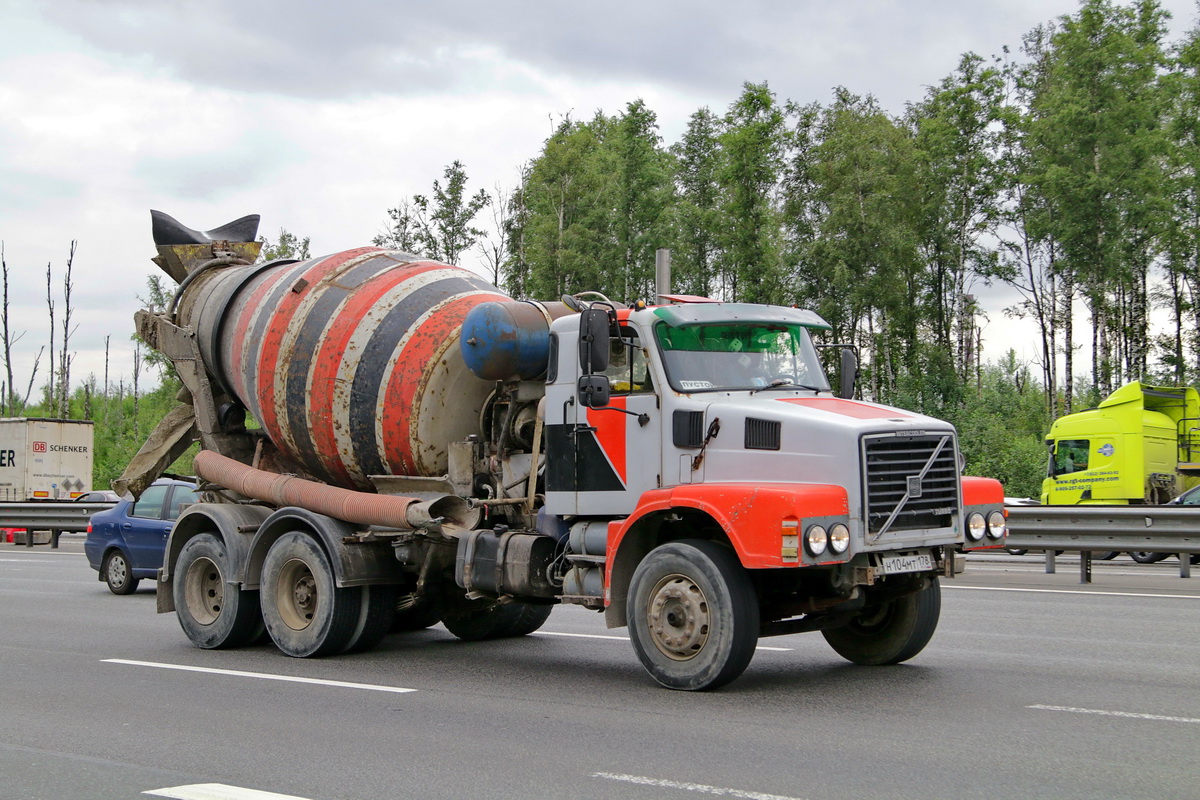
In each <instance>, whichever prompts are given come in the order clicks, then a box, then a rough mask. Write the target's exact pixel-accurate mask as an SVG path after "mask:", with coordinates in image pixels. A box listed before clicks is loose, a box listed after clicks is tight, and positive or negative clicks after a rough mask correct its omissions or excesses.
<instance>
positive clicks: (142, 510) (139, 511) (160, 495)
mask: <svg viewBox="0 0 1200 800" xmlns="http://www.w3.org/2000/svg"><path fill="white" fill-rule="evenodd" d="M170 489H171V487H170V486H151V487H150V488H149V489H147V490H146V491H144V492H142V496H141V497H139V498H138V501H137V502H136V503H134V504H133V505H132V506H130V507H129V516H131V517H143V518H145V519H162V512H163V504H164V503H165V502H166V500H167V492H168V491H170Z"/></svg>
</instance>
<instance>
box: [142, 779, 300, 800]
mask: <svg viewBox="0 0 1200 800" xmlns="http://www.w3.org/2000/svg"><path fill="white" fill-rule="evenodd" d="M142 794H150V795H154V796H155V797H172V798H175V800H306V798H303V797H298V796H296V795H294V794H276V793H275V792H263V791H260V790H258V789H243V788H242V787H240V786H226V785H225V784H223V783H193V784H190V785H188V786H168V787H166V788H165V789H151V790H150V791H148V792H142Z"/></svg>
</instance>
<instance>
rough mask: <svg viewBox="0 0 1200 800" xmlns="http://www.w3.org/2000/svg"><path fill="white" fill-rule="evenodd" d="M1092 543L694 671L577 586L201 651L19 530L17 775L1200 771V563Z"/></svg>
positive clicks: (768, 794) (1189, 774) (810, 780)
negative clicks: (934, 609) (281, 646)
mask: <svg viewBox="0 0 1200 800" xmlns="http://www.w3.org/2000/svg"><path fill="white" fill-rule="evenodd" d="M1077 563H1078V562H1077V561H1076V560H1073V559H1071V558H1070V557H1063V558H1062V559H1060V565H1059V572H1058V573H1057V574H1055V575H1046V574H1044V571H1043V567H1042V562H1041V560H1040V559H1039V558H1038V557H1035V556H1025V557H1021V558H1017V557H1007V556H999V557H988V558H984V559H977V558H974V557H973V558H972V562H971V564H970V567H969V569H968V572H967V573H966V574H965V575H963V576H961V577H959V578H957V579H955V581H953V582H950V581H944V582H943V587H944V591H943V614H942V621H941V625H940V627H939V630H938V632H937V634H936V636H935V637H934V639H933V641H932V643H931V644H930V645H929V646H928V647H927V648H926V649H925V651H924V652H923V653H921V654H920V655H919V656H917V657H916V658H915V659H913V660H912V661H910V662H909V663H907V664H904V665H900V666H896V667H884V668H864V667H855V666H852V665H850V664H847V663H845V662H843V661H842V660H841V659H840V658H839V657H838V656H836V655H835V654H834V653H833V651H832V650H831V649H829V647H828V646H827V645H826V644H825V642H824V639H822V638H821V636H820V635H819V634H805V635H800V636H788V637H779V638H773V639H764V640H763V641H762V643H761V644H762V649H760V651H759V652H758V653H757V654H756V656H755V659H754V661H753V662H752V663H751V665H750V668H749V669H748V670H747V671H746V673H745V675H743V676H742V677H741V678H740V679H739V680H738V681H736V682H735V683H733V684H732V685H730V686H728V687H726V688H725V689H722V690H720V691H717V692H712V693H705V694H689V693H681V692H671V691H667V690H665V689H660V688H658V687H657V686H656V685H654V684H653V683H652V681H651V680H650V679H649V678H648V677H647V676H646V675H645V674H644V672H643V671H642V668H641V666H640V665H639V664H638V662H637V659H636V657H635V656H634V654H633V651H632V648H631V647H630V645H629V643H628V642H627V641H626V640H625V631H624V630H623V629H618V630H613V631H609V630H606V629H605V628H604V625H603V620H602V618H601V617H600V616H599V615H597V614H594V613H592V612H587V611H585V610H583V609H579V608H562V609H558V610H556V611H555V613H554V614H553V615H552V616H551V617H550V620H549V622H548V623H547V624H546V626H545V628H544V629H543V631H542V632H540V633H539V634H536V635H533V636H529V637H525V638H523V639H519V640H507V641H499V642H484V643H463V642H459V641H457V640H455V639H454V638H453V637H452V636H450V635H449V634H448V633H446V632H445V631H444V630H443V629H441V628H440V627H435V628H432V629H430V630H428V631H423V632H420V633H415V634H403V635H394V636H391V637H389V638H388V639H387V640H385V642H384V644H383V645H382V646H381V647H380V648H379V649H377V650H375V651H373V652H371V653H367V654H362V655H356V656H349V657H338V658H330V659H320V660H296V659H290V658H287V657H284V656H282V655H280V654H279V653H278V652H276V651H275V650H274V649H273V648H272V647H270V646H261V647H254V648H249V649H244V650H237V651H223V652H210V651H203V650H198V649H196V648H194V647H192V646H191V645H190V644H189V643H188V642H187V640H186V639H185V638H184V636H183V633H182V632H181V631H180V630H179V627H178V624H177V623H176V621H175V618H174V615H157V614H155V613H154V605H155V604H154V590H153V587H152V584H150V583H148V582H143V588H142V589H140V590H139V591H138V592H137V593H136V594H135V595H132V596H129V597H117V596H114V595H112V594H110V593H109V592H108V590H107V589H106V588H105V586H104V584H102V583H100V582H99V581H97V580H96V575H95V573H94V572H93V571H92V570H91V569H90V568H89V567H88V566H87V562H86V561H85V559H84V558H83V556H82V537H81V536H64V537H63V545H62V547H61V548H60V549H59V550H57V551H55V550H51V549H49V548H48V547H45V546H42V547H36V548H33V549H26V548H23V547H15V546H13V545H0V799H3V800H9V798H13V799H15V798H21V799H22V800H26V799H29V798H36V799H37V800H42V799H43V798H45V799H47V800H59V799H60V798H80V799H81V800H82V799H84V798H86V799H87V800H95V799H98V798H99V799H103V798H121V799H122V800H128V799H129V798H136V797H142V796H146V795H144V794H143V793H147V792H154V791H156V790H164V791H163V792H162V793H161V794H160V795H158V796H166V797H176V798H211V799H212V800H217V799H218V798H262V799H263V800H265V798H267V797H272V796H277V795H264V794H256V793H255V792H270V793H278V794H282V795H292V796H296V797H302V798H311V800H343V799H346V800H348V799H351V798H456V799H457V798H520V799H521V800H530V799H534V798H547V799H549V798H555V799H556V800H562V799H563V798H571V799H572V800H574V799H576V798H578V799H580V800H583V799H586V798H666V799H667V800H672V799H675V798H678V800H687V799H688V798H701V797H704V796H718V797H734V798H748V799H750V800H770V799H772V798H773V799H774V800H788V799H796V798H803V799H804V800H842V799H848V798H864V797H872V798H914V800H915V799H916V798H921V799H922V800H925V799H926V798H1033V797H1038V798H1125V799H1128V798H1156V800H1162V799H1163V798H1197V797H1200V767H1198V766H1197V764H1196V762H1197V759H1198V757H1200V691H1198V690H1200V635H1198V634H1200V577H1197V578H1194V579H1188V580H1185V579H1181V578H1179V577H1178V567H1177V565H1176V562H1175V561H1174V560H1173V559H1172V560H1171V561H1169V562H1166V563H1164V564H1158V565H1151V566H1142V565H1136V564H1133V563H1132V562H1130V561H1129V560H1128V559H1127V558H1122V559H1121V560H1120V561H1116V562H1104V563H1101V564H1097V566H1096V570H1095V582H1094V583H1093V584H1091V585H1089V586H1081V585H1080V584H1079V576H1078V568H1077V566H1076V565H1077ZM1197 572H1198V574H1200V569H1198V570H1197ZM181 667H183V668H187V669H181ZM296 679H301V680H300V681H297V680H296ZM346 684H354V685H346ZM402 689H407V690H412V691H397V690H402ZM207 784H215V785H217V786H215V787H210V788H208V789H206V790H201V789H197V788H195V787H196V786H197V785H207ZM180 787H184V788H180ZM188 787H191V788H188Z"/></svg>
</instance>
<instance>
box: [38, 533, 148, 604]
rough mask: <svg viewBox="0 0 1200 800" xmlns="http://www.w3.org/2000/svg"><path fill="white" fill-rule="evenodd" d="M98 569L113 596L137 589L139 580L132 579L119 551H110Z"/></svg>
mask: <svg viewBox="0 0 1200 800" xmlns="http://www.w3.org/2000/svg"><path fill="white" fill-rule="evenodd" d="M30 535H32V534H30ZM100 569H101V571H102V572H103V573H104V582H105V583H107V584H108V590H109V591H110V592H112V593H113V594H133V591H134V589H136V588H137V587H138V581H139V580H141V579H140V578H135V577H133V568H132V567H130V566H129V559H128V558H126V557H125V554H124V553H122V552H121V551H120V550H112V551H110V552H109V554H108V555H106V556H105V557H104V564H103V565H101V568H100Z"/></svg>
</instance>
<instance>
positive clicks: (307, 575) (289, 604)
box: [275, 559, 321, 631]
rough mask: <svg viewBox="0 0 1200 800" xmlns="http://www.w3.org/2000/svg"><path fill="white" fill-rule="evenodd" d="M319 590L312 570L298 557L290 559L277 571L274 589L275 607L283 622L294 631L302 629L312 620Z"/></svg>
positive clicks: (318, 597) (318, 599) (319, 596)
mask: <svg viewBox="0 0 1200 800" xmlns="http://www.w3.org/2000/svg"><path fill="white" fill-rule="evenodd" d="M320 598H321V595H320V591H319V590H318V588H317V580H316V578H315V577H313V573H312V570H311V569H309V568H308V565H307V564H305V563H304V562H303V561H300V560H299V559H292V560H291V561H289V562H287V563H286V564H284V565H283V569H281V570H280V572H279V585H278V587H277V590H276V603H275V606H276V608H278V609H279V616H280V617H282V618H283V621H284V624H286V625H287V626H288V627H289V628H291V629H292V630H295V631H302V630H304V629H305V628H307V627H308V626H309V624H310V623H311V622H312V619H313V615H314V613H315V612H316V609H317V603H318V602H320Z"/></svg>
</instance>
